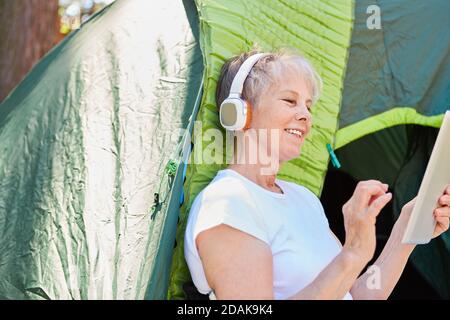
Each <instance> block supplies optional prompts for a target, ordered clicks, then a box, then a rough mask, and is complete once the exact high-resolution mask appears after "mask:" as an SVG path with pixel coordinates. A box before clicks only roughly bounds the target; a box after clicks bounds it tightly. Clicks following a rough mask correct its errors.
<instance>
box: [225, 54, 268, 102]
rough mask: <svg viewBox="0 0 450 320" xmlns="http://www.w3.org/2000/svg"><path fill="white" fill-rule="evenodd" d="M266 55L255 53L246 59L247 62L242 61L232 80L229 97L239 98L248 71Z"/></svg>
mask: <svg viewBox="0 0 450 320" xmlns="http://www.w3.org/2000/svg"><path fill="white" fill-rule="evenodd" d="M267 55H268V54H267V53H257V54H254V55H252V56H250V57H248V58H247V60H245V61H244V63H243V64H242V65H241V67H240V68H239V70H238V72H237V74H236V76H235V77H234V79H233V83H232V84H231V89H230V94H229V97H236V98H240V97H241V95H242V90H243V88H244V82H245V80H246V79H247V77H248V75H249V73H250V71H252V68H253V66H254V65H255V64H256V63H257V62H258V61H259V59H261V58H262V57H264V56H267Z"/></svg>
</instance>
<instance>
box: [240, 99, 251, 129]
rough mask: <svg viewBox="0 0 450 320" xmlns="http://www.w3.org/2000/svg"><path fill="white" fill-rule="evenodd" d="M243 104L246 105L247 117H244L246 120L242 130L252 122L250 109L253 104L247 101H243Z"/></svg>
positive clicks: (247, 127) (248, 127)
mask: <svg viewBox="0 0 450 320" xmlns="http://www.w3.org/2000/svg"><path fill="white" fill-rule="evenodd" d="M245 104H246V105H247V117H246V119H245V120H246V121H245V126H244V128H243V129H242V130H244V131H245V130H247V129H250V124H251V122H252V110H253V106H252V105H251V104H250V103H249V102H247V101H245Z"/></svg>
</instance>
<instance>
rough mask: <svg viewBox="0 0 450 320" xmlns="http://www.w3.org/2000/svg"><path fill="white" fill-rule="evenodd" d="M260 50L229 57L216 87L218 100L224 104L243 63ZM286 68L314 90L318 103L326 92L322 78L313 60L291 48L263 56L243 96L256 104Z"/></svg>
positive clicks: (312, 91)
mask: <svg viewBox="0 0 450 320" xmlns="http://www.w3.org/2000/svg"><path fill="white" fill-rule="evenodd" d="M256 53H259V52H258V51H256V50H253V51H250V52H245V53H242V54H240V55H238V56H235V57H233V58H231V59H229V60H228V61H227V62H225V64H224V65H223V67H222V70H221V72H220V77H219V81H218V83H217V89H216V103H217V106H218V107H220V105H221V104H222V102H223V101H224V100H225V99H226V98H227V97H228V95H229V93H230V88H231V84H232V82H233V79H234V77H235V76H236V73H237V72H238V70H239V68H240V67H241V65H242V64H243V63H244V61H245V60H247V58H248V57H250V56H252V55H254V54H256ZM286 70H294V71H297V72H298V73H299V74H301V76H302V77H303V79H305V81H306V82H307V84H308V86H309V87H310V89H311V95H312V100H313V103H316V102H317V100H318V99H319V97H320V94H321V92H322V79H321V78H320V76H319V75H318V74H317V72H316V71H315V69H314V68H313V66H312V65H311V63H310V62H309V61H308V60H307V59H306V58H304V57H303V56H301V55H299V54H297V53H295V54H294V53H290V52H288V51H281V50H280V51H279V52H275V53H269V54H268V55H266V56H264V57H262V58H261V59H260V60H259V61H258V62H257V63H256V64H255V65H254V67H253V68H252V71H251V72H250V74H249V75H248V77H247V79H246V80H245V82H244V89H243V92H242V97H243V99H245V100H247V101H249V102H250V103H251V105H252V106H254V107H256V106H257V105H258V102H259V101H258V99H259V95H260V94H261V93H262V92H264V90H266V89H267V88H269V87H270V85H272V84H274V83H275V81H276V79H277V78H278V77H280V76H281V75H282V74H283V73H284V72H286Z"/></svg>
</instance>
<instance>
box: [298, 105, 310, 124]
mask: <svg viewBox="0 0 450 320" xmlns="http://www.w3.org/2000/svg"><path fill="white" fill-rule="evenodd" d="M295 120H298V121H300V120H304V121H308V120H311V113H310V112H309V110H308V108H306V107H301V108H299V110H297V113H296V114H295Z"/></svg>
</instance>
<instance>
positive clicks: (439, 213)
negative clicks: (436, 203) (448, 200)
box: [434, 207, 450, 218]
mask: <svg viewBox="0 0 450 320" xmlns="http://www.w3.org/2000/svg"><path fill="white" fill-rule="evenodd" d="M434 215H435V216H436V217H447V218H448V217H450V207H441V208H437V209H434Z"/></svg>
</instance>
